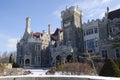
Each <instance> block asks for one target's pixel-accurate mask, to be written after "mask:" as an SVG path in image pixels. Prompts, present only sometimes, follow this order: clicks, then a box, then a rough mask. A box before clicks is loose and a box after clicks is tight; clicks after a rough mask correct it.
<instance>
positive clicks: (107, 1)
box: [102, 0, 111, 3]
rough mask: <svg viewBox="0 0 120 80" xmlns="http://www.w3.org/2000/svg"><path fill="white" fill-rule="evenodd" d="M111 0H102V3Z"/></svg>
mask: <svg viewBox="0 0 120 80" xmlns="http://www.w3.org/2000/svg"><path fill="white" fill-rule="evenodd" d="M110 1H111V0H102V3H109V2H110Z"/></svg>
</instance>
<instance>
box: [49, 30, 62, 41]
mask: <svg viewBox="0 0 120 80" xmlns="http://www.w3.org/2000/svg"><path fill="white" fill-rule="evenodd" d="M59 31H60V33H61V32H62V31H63V30H62V29H59V28H57V29H56V30H55V32H54V33H53V34H51V40H53V41H56V39H55V36H57V35H58V32H59Z"/></svg>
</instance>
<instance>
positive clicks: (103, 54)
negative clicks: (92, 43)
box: [102, 50, 108, 58]
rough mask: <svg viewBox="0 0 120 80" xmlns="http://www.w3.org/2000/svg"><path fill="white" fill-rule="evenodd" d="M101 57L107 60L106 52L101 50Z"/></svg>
mask: <svg viewBox="0 0 120 80" xmlns="http://www.w3.org/2000/svg"><path fill="white" fill-rule="evenodd" d="M102 57H104V58H107V57H108V56H107V50H102Z"/></svg>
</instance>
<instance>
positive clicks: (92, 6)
mask: <svg viewBox="0 0 120 80" xmlns="http://www.w3.org/2000/svg"><path fill="white" fill-rule="evenodd" d="M110 2H111V0H76V1H74V0H73V1H72V0H70V1H69V4H68V3H65V4H64V5H61V6H60V7H59V8H58V9H57V10H55V11H54V12H53V15H55V16H57V17H58V18H60V15H61V14H60V13H61V11H62V10H64V9H65V8H66V5H67V6H68V7H70V6H76V5H77V6H78V7H79V8H80V10H82V12H83V14H84V15H83V22H84V21H85V22H86V21H87V20H88V19H95V18H101V17H103V16H104V12H105V10H106V7H107V6H106V5H108V4H109V3H110Z"/></svg>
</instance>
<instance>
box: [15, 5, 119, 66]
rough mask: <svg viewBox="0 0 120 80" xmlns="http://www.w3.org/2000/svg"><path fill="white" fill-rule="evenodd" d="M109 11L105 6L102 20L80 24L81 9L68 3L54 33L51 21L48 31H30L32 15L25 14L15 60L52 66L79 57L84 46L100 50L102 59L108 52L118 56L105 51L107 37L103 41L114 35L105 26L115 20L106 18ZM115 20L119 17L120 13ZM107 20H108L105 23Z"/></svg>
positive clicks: (93, 51)
mask: <svg viewBox="0 0 120 80" xmlns="http://www.w3.org/2000/svg"><path fill="white" fill-rule="evenodd" d="M119 11H120V10H119ZM111 13H112V12H109V11H108V10H107V12H106V14H105V17H104V18H103V19H102V20H99V19H97V20H92V21H91V22H90V21H88V23H84V24H82V12H81V10H79V8H78V7H77V6H71V7H70V8H66V10H64V11H62V12H61V18H62V22H61V28H60V29H59V28H57V29H56V31H55V32H54V33H52V26H51V25H48V33H46V32H45V31H43V32H42V33H40V32H35V33H34V32H31V30H30V21H31V19H30V18H29V17H27V18H26V29H25V32H24V35H23V37H22V38H21V40H20V41H19V42H18V43H17V63H18V64H19V65H20V66H22V67H49V66H55V65H56V63H57V62H58V61H60V62H61V63H63V64H64V63H66V62H71V61H79V57H80V56H81V55H83V54H85V52H86V50H87V51H90V52H91V53H93V54H99V55H101V56H102V58H104V59H105V58H107V57H108V56H109V57H112V58H115V59H118V58H116V56H114V57H113V55H116V54H108V51H109V50H111V49H108V48H109V46H111V44H107V43H108V42H109V41H104V40H105V39H109V38H110V37H109V36H111V37H112V38H114V35H113V34H112V32H109V30H110V29H109V27H108V25H110V24H111V23H112V22H115V20H113V19H114V18H113V17H112V18H113V19H112V20H111V19H109V18H111V16H110V14H111ZM114 17H116V16H114ZM115 19H116V18H115ZM117 20H118V21H120V19H119V17H118V18H117ZM109 21H111V22H110V23H108V22H109ZM111 25H113V24H111ZM112 27H113V26H112ZM114 34H115V32H114ZM106 42H107V43H106ZM100 44H104V45H100ZM108 45H109V46H108ZM117 49H118V50H117V51H118V52H117V55H118V54H119V58H120V49H119V47H118V48H117ZM106 50H107V51H106Z"/></svg>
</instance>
